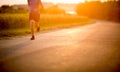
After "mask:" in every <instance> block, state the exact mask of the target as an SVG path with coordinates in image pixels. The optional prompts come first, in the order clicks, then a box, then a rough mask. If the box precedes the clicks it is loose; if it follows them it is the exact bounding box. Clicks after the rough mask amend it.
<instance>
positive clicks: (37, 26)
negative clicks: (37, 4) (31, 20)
mask: <svg viewBox="0 0 120 72" xmlns="http://www.w3.org/2000/svg"><path fill="white" fill-rule="evenodd" d="M36 28H37V32H39V30H40V25H39V22H36Z"/></svg>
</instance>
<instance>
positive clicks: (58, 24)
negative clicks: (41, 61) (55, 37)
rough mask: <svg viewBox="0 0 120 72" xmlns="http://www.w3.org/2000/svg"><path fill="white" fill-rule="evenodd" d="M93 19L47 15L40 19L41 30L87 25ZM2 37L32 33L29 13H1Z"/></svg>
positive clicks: (0, 35) (0, 28) (0, 27)
mask: <svg viewBox="0 0 120 72" xmlns="http://www.w3.org/2000/svg"><path fill="white" fill-rule="evenodd" d="M89 22H91V20H90V19H89V18H86V17H80V16H77V15H47V14H42V15H41V19H40V27H41V28H40V29H41V31H45V30H51V29H59V28H66V27H73V26H81V25H86V24H88V23H89ZM0 30H1V31H0V37H12V36H18V35H26V34H30V28H29V15H28V14H0Z"/></svg>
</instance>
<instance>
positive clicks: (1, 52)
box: [0, 40, 31, 60]
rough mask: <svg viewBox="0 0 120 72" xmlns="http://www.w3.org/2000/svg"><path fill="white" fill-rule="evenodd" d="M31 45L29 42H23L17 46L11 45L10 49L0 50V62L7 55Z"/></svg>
mask: <svg viewBox="0 0 120 72" xmlns="http://www.w3.org/2000/svg"><path fill="white" fill-rule="evenodd" d="M30 44H31V41H29V40H28V41H24V42H22V43H19V44H17V45H13V46H11V47H8V48H2V49H0V60H1V59H3V58H5V57H7V56H8V55H9V54H12V53H13V52H15V51H17V50H19V49H21V48H24V47H25V46H28V45H30Z"/></svg>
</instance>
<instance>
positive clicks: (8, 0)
mask: <svg viewBox="0 0 120 72" xmlns="http://www.w3.org/2000/svg"><path fill="white" fill-rule="evenodd" d="M41 1H42V2H50V3H53V4H58V3H66V4H76V3H84V2H85V1H86V0H74V1H73V0H58V1H56V0H41ZM88 1H93V0H88ZM96 1H101V2H105V1H107V0H96ZM111 1H112V0H111ZM17 4H27V0H14V1H13V0H0V6H2V5H17Z"/></svg>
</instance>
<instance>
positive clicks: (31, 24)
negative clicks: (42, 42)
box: [30, 20, 35, 40]
mask: <svg viewBox="0 0 120 72" xmlns="http://www.w3.org/2000/svg"><path fill="white" fill-rule="evenodd" d="M34 25H35V21H34V20H30V27H31V34H32V37H31V40H34V39H35V36H34Z"/></svg>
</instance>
